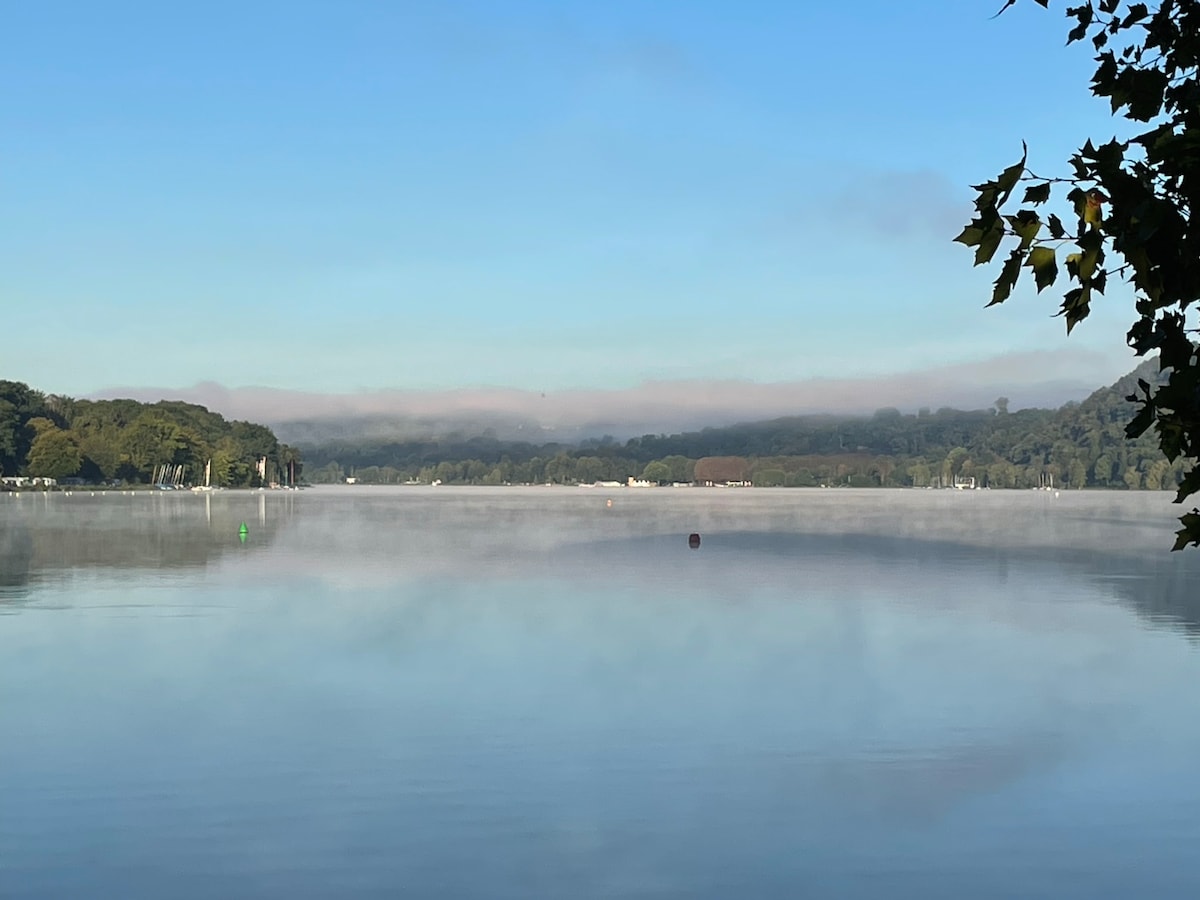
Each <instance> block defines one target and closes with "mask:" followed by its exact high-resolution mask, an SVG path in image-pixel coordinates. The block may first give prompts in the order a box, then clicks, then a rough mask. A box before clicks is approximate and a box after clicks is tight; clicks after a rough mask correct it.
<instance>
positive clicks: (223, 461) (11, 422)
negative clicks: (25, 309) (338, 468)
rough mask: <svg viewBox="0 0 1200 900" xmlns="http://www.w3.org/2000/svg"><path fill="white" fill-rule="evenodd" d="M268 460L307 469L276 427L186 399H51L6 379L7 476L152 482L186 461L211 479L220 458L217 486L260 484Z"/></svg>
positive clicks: (3, 442)
mask: <svg viewBox="0 0 1200 900" xmlns="http://www.w3.org/2000/svg"><path fill="white" fill-rule="evenodd" d="M264 456H265V457H266V458H267V463H268V465H267V468H268V472H269V473H273V474H274V475H275V476H277V477H279V476H282V475H283V474H285V473H287V472H288V471H289V465H291V466H292V467H293V470H294V471H295V472H296V474H297V476H298V475H299V473H300V470H301V461H300V454H299V451H298V450H296V449H295V448H292V447H288V446H287V445H286V444H280V443H279V441H278V440H277V439H276V438H275V435H274V434H273V433H272V432H271V430H270V429H269V428H266V427H264V426H262V425H256V424H253V423H250V422H227V421H226V420H225V419H224V418H223V417H222V416H220V415H218V414H217V413H214V412H211V411H209V410H207V409H205V408H204V407H202V406H196V405H194V404H191V403H182V402H179V401H164V402H161V403H153V404H146V403H138V402H137V401H134V400H73V399H71V398H69V397H47V396H46V395H44V394H41V393H40V392H38V391H35V390H32V389H31V388H29V387H28V386H27V385H24V384H21V383H19V382H13V381H0V466H2V467H3V471H4V473H5V474H19V473H23V474H28V475H44V476H49V477H52V478H64V477H66V476H69V475H74V474H76V473H79V475H81V476H82V477H84V478H87V479H89V480H94V481H99V480H109V479H114V478H122V479H124V480H126V481H131V482H148V481H149V480H150V479H151V477H152V475H153V471H154V468H155V467H156V466H160V465H164V464H169V465H176V466H185V467H186V471H187V477H188V480H190V481H193V482H199V481H201V480H202V479H203V472H204V467H205V464H206V463H207V462H208V461H209V460H210V459H211V460H212V483H213V484H214V485H222V486H230V487H240V486H246V485H249V484H251V483H252V482H253V480H254V478H255V468H254V467H255V463H256V462H257V460H259V459H260V458H262V457H264Z"/></svg>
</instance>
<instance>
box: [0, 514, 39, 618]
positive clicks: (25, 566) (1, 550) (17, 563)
mask: <svg viewBox="0 0 1200 900" xmlns="http://www.w3.org/2000/svg"><path fill="white" fill-rule="evenodd" d="M32 561H33V537H32V536H31V535H30V533H29V529H28V528H27V527H25V526H24V525H23V524H22V523H15V522H3V523H0V599H2V598H3V597H4V596H5V595H6V594H11V593H19V588H20V587H21V586H22V585H24V584H25V583H26V582H27V581H29V567H30V564H31V562H32ZM14 589H17V590H14Z"/></svg>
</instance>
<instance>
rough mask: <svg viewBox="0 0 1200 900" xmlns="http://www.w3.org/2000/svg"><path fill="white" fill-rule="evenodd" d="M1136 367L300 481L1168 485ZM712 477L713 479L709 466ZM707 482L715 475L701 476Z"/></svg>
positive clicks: (1174, 474) (429, 445) (433, 455)
mask: <svg viewBox="0 0 1200 900" xmlns="http://www.w3.org/2000/svg"><path fill="white" fill-rule="evenodd" d="M1156 365H1157V364H1156V363H1155V362H1154V361H1149V362H1146V363H1144V364H1143V365H1142V366H1140V367H1139V368H1138V369H1137V370H1135V371H1134V372H1131V373H1130V374H1129V375H1127V376H1125V377H1124V378H1122V379H1120V380H1119V381H1118V382H1117V383H1116V384H1114V385H1111V386H1109V387H1106V388H1102V389H1100V390H1098V391H1096V392H1094V393H1093V394H1092V395H1091V396H1089V397H1088V398H1087V399H1086V400H1084V401H1083V402H1081V403H1073V404H1067V405H1066V406H1064V407H1062V408H1061V409H1058V410H1043V409H1024V410H1018V411H1015V412H1009V411H1008V409H1007V403H1006V402H1005V401H1004V399H1003V398H1000V399H998V400H997V402H996V404H995V405H994V406H993V407H992V408H991V409H986V410H968V411H964V410H954V409H939V410H937V411H930V410H921V411H920V412H918V413H916V414H902V413H901V412H899V411H898V410H895V409H881V410H879V411H877V412H876V413H875V414H874V415H873V416H870V417H839V416H800V417H793V418H783V419H773V420H770V421H765V422H755V423H747V424H741V425H733V426H729V427H723V428H707V429H703V430H701V431H696V432H688V433H684V434H674V435H645V436H643V437H640V438H634V439H632V440H629V441H627V442H625V443H617V442H615V441H613V440H611V439H600V440H592V441H586V442H584V443H583V444H580V445H577V446H568V445H564V444H556V443H547V444H540V445H539V444H532V443H514V442H506V441H499V440H496V439H493V438H489V437H486V436H485V437H467V436H453V435H451V436H448V437H447V438H445V439H442V440H422V441H395V440H391V441H388V440H381V441H376V442H361V441H360V442H353V443H349V442H348V443H340V444H339V443H326V444H320V445H312V446H303V447H302V449H303V450H304V454H305V458H306V459H307V460H308V462H309V467H308V474H309V477H310V478H312V479H314V480H319V481H340V480H342V479H343V478H345V477H346V476H347V475H353V476H355V477H356V478H357V479H358V480H360V481H363V482H393V483H394V482H402V481H406V480H414V481H424V482H430V481H433V480H440V481H442V482H443V483H467V484H503V483H542V482H547V481H548V482H554V483H574V482H583V483H591V482H593V481H597V480H615V481H622V482H623V481H625V480H626V479H627V478H628V477H631V476H633V477H644V478H646V479H648V480H651V481H662V482H665V481H691V480H693V478H696V479H698V480H714V481H724V480H731V481H741V480H749V481H752V482H753V483H754V484H756V485H793V486H808V485H815V484H850V485H860V486H870V485H876V486H878V485H884V486H890V485H896V486H900V485H917V486H921V485H928V484H937V483H942V484H949V483H953V480H954V479H955V478H963V479H965V478H975V479H976V482H977V483H978V484H981V485H982V484H987V485H990V486H992V487H1033V486H1037V485H1038V484H1041V483H1045V482H1046V481H1048V480H1049V479H1051V478H1053V480H1054V483H1056V484H1060V485H1063V486H1067V487H1082V486H1102V487H1110V486H1111V487H1128V488H1151V489H1168V488H1174V486H1175V485H1176V484H1177V482H1178V479H1179V477H1180V474H1181V472H1182V461H1177V462H1176V463H1175V464H1171V463H1168V462H1167V461H1166V460H1165V459H1164V458H1163V456H1162V454H1161V453H1160V452H1159V450H1158V448H1157V446H1156V443H1155V438H1154V436H1153V435H1144V436H1143V437H1142V438H1140V439H1139V440H1138V441H1135V442H1130V441H1128V440H1127V439H1126V438H1125V433H1124V428H1125V425H1126V423H1128V422H1129V421H1130V419H1131V418H1132V417H1133V413H1134V407H1133V405H1132V404H1131V403H1129V402H1128V401H1127V400H1126V399H1125V398H1126V397H1127V396H1128V395H1129V394H1131V393H1132V392H1133V390H1134V387H1135V385H1136V382H1137V379H1138V378H1144V379H1146V380H1148V381H1151V382H1154V381H1156V379H1157V377H1158V373H1157V368H1156ZM714 466H715V467H716V468H715V469H714V468H713V467H714ZM710 476H713V477H710Z"/></svg>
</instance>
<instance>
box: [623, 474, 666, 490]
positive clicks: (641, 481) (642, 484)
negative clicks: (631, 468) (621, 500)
mask: <svg viewBox="0 0 1200 900" xmlns="http://www.w3.org/2000/svg"><path fill="white" fill-rule="evenodd" d="M626 487H631V488H649V487H658V482H657V481H647V480H646V479H645V478H634V477H633V476H632V475H630V476H629V481H628V482H627V483H626Z"/></svg>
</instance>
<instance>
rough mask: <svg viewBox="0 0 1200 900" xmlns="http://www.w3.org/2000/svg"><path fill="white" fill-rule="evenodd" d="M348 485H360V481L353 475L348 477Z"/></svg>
mask: <svg viewBox="0 0 1200 900" xmlns="http://www.w3.org/2000/svg"><path fill="white" fill-rule="evenodd" d="M346 484H358V479H357V478H356V477H355V476H353V475H349V476H347V477H346Z"/></svg>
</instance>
